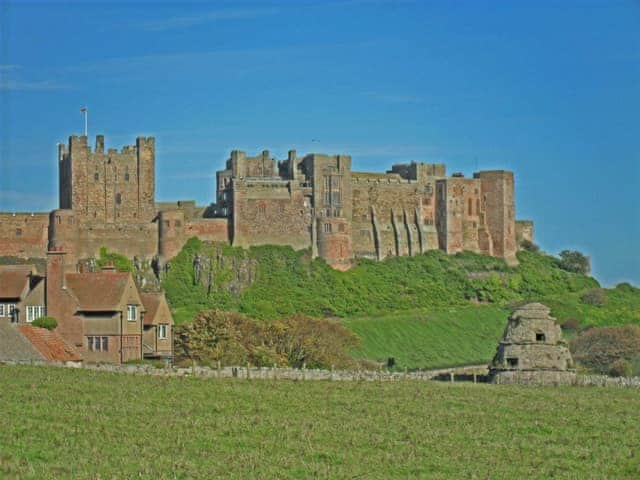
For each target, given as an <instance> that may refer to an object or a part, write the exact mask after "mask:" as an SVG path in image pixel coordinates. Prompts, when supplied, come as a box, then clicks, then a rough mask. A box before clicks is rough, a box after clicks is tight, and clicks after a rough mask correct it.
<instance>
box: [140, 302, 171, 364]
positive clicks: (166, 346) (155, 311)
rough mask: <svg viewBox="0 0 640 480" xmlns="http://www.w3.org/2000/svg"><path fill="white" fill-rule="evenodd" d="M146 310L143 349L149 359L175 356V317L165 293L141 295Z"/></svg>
mask: <svg viewBox="0 0 640 480" xmlns="http://www.w3.org/2000/svg"><path fill="white" fill-rule="evenodd" d="M141 298H142V304H143V305H144V308H145V314H144V321H143V332H142V349H143V355H144V356H145V357H147V358H171V357H172V356H173V316H172V315H171V310H170V309H169V304H168V303H167V299H166V298H165V296H164V293H144V294H142V295H141Z"/></svg>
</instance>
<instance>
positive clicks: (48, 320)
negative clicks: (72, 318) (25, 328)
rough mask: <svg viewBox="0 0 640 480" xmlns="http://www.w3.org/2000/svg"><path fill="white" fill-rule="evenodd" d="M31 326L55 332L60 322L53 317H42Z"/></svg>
mask: <svg viewBox="0 0 640 480" xmlns="http://www.w3.org/2000/svg"><path fill="white" fill-rule="evenodd" d="M31 325H33V326H34V327H40V328H46V329H47V330H55V328H56V327H57V326H58V321H57V320H56V319H55V318H53V317H40V318H36V319H35V320H34V321H33V322H31Z"/></svg>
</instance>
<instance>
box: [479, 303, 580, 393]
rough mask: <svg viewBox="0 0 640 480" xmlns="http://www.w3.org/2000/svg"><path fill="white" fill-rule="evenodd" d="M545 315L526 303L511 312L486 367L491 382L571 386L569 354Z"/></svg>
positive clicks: (543, 309) (539, 307) (546, 312)
mask: <svg viewBox="0 0 640 480" xmlns="http://www.w3.org/2000/svg"><path fill="white" fill-rule="evenodd" d="M549 313H550V310H549V308H548V307H546V306H545V305H542V304H541V303H529V304H527V305H524V306H523V307H520V308H518V309H517V310H516V311H515V312H513V314H512V315H511V316H510V317H509V321H508V323H507V327H506V329H505V331H504V334H503V336H502V339H501V340H500V343H499V344H498V349H497V352H496V355H495V356H494V358H493V361H492V363H491V365H490V369H489V376H490V379H491V381H492V383H523V384H543V385H559V384H571V383H573V381H574V379H575V372H574V371H573V360H572V358H571V353H570V352H569V349H568V348H567V344H566V342H565V340H564V339H563V338H562V330H561V329H560V326H559V325H557V324H556V320H555V318H553V317H552V316H550V315H549Z"/></svg>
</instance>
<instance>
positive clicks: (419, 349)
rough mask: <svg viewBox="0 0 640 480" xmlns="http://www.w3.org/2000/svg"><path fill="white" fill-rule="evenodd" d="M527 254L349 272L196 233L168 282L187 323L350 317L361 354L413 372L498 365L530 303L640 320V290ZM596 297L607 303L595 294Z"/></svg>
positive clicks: (591, 318)
mask: <svg viewBox="0 0 640 480" xmlns="http://www.w3.org/2000/svg"><path fill="white" fill-rule="evenodd" d="M196 255H197V256H198V258H199V263H200V265H201V267H200V272H199V278H196V276H197V275H196V269H195V268H194V258H196ZM517 257H518V261H519V264H518V265H517V266H515V267H512V266H508V265H507V263H506V262H505V261H504V260H503V259H499V258H495V257H490V256H485V255H478V254H474V253H470V252H465V253H459V254H456V255H446V254H444V253H443V252H441V251H430V252H428V253H426V254H423V255H416V256H412V257H393V258H388V259H386V260H384V261H382V262H374V261H368V260H360V261H359V262H358V264H357V265H356V266H355V267H354V268H352V269H351V270H348V271H346V272H341V271H336V270H334V269H332V268H331V267H330V266H329V265H327V263H325V262H324V260H322V259H319V258H316V259H312V258H311V254H310V252H309V251H308V250H300V251H294V250H293V249H292V248H290V247H277V246H260V247H251V248H249V249H242V248H234V247H230V246H229V245H227V244H225V243H216V242H203V241H201V240H198V239H196V238H192V239H190V240H189V241H187V243H186V244H185V246H184V248H183V249H182V251H181V252H180V253H179V254H178V255H177V256H176V257H175V258H174V259H173V260H172V262H171V268H170V271H169V273H168V274H167V275H166V277H165V278H164V280H163V286H164V288H165V289H166V293H167V298H168V300H169V302H170V304H171V306H172V308H173V309H174V315H175V318H176V322H177V323H178V324H180V323H186V322H190V321H191V320H192V319H193V317H194V315H195V314H196V313H197V312H199V311H202V310H209V309H220V310H232V311H238V312H241V313H243V314H245V315H247V316H249V317H252V318H256V319H277V318H282V317H287V316H292V315H295V314H306V315H310V316H314V317H329V318H339V319H342V321H343V324H344V326H346V327H347V328H349V329H351V330H352V331H354V332H355V333H356V334H357V335H358V337H359V338H360V340H361V344H360V346H359V347H358V348H356V349H355V350H354V352H353V355H354V356H355V357H357V358H362V359H368V360H375V361H386V360H387V358H388V357H394V358H395V360H396V361H397V362H398V365H401V366H407V367H409V368H425V367H439V366H448V365H455V364H463V363H476V362H480V363H482V362H486V361H488V360H490V358H491V355H492V354H493V353H494V351H495V345H496V342H497V340H498V338H499V336H500V334H501V333H502V330H503V328H504V325H505V324H506V318H507V316H508V315H509V311H510V310H511V309H512V308H513V307H514V306H516V305H518V304H520V303H522V302H528V301H541V302H543V303H546V304H547V305H549V306H550V307H551V308H552V314H553V315H554V316H555V317H556V318H557V319H558V322H559V323H561V324H562V323H565V322H567V321H570V322H569V324H572V328H573V329H574V330H576V329H579V328H585V327H587V326H591V325H594V326H595V325H597V326H601V325H622V324H626V323H640V290H639V289H637V288H635V287H633V286H631V285H629V284H621V285H619V286H618V287H616V288H613V289H602V288H600V285H599V283H598V281H597V280H596V279H594V278H592V277H590V276H587V275H583V274H579V273H572V272H568V271H565V270H563V269H562V268H561V262H560V261H559V259H557V258H555V257H552V256H549V255H546V254H544V253H539V252H531V251H520V252H518V254H517ZM593 292H596V293H599V294H600V295H601V296H603V298H604V299H605V301H600V302H591V301H589V296H588V294H592V293H593ZM576 325H577V326H576ZM567 333H569V334H571V333H572V332H571V331H568V332H567Z"/></svg>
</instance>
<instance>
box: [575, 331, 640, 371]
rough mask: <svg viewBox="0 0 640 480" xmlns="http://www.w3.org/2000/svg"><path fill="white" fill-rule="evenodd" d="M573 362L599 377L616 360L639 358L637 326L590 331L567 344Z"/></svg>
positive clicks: (639, 339)
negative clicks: (592, 371) (596, 373)
mask: <svg viewBox="0 0 640 480" xmlns="http://www.w3.org/2000/svg"><path fill="white" fill-rule="evenodd" d="M569 348H570V350H571V354H572V355H573V359H574V360H575V361H576V362H578V363H580V364H582V365H583V366H585V367H587V368H589V369H591V370H595V371H597V372H600V373H609V371H610V369H611V366H612V364H613V363H614V362H615V361H617V360H626V361H629V362H630V361H633V360H634V359H635V358H638V357H640V325H624V326H621V327H593V328H590V329H588V330H585V331H583V332H582V333H581V334H580V335H578V336H576V337H574V338H572V339H571V340H570V341H569Z"/></svg>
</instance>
